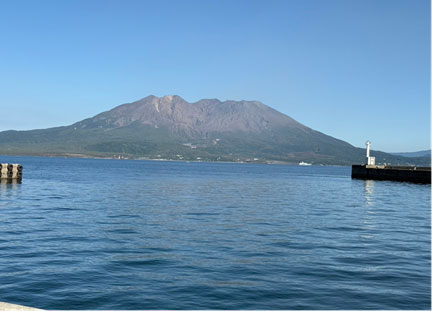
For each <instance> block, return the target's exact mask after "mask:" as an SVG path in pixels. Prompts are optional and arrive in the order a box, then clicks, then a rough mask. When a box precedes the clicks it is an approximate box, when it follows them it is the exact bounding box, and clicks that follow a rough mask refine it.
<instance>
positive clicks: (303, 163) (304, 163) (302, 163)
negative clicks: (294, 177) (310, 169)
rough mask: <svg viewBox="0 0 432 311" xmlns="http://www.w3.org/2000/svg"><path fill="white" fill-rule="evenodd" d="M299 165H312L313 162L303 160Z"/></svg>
mask: <svg viewBox="0 0 432 311" xmlns="http://www.w3.org/2000/svg"><path fill="white" fill-rule="evenodd" d="M299 165H301V166H309V165H312V163H306V162H303V161H301V162H300V163H299Z"/></svg>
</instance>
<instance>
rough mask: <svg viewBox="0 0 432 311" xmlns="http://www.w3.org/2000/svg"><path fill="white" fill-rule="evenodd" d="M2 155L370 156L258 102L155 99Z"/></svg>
mask: <svg viewBox="0 0 432 311" xmlns="http://www.w3.org/2000/svg"><path fill="white" fill-rule="evenodd" d="M0 153H1V154H41V155H46V154H55V155H67V154H82V155H89V156H107V157H112V156H123V157H129V158H152V159H155V158H161V159H176V160H178V159H180V160H197V159H201V160H209V161H254V162H268V161H282V162H291V163H296V162H299V161H306V162H312V163H322V164H351V163H361V162H362V160H363V157H364V150H363V149H360V148H355V147H353V146H351V145H350V144H348V143H346V142H344V141H341V140H338V139H336V138H333V137H331V136H328V135H325V134H323V133H321V132H318V131H314V130H312V129H310V128H308V127H306V126H304V125H302V124H300V123H299V122H297V121H295V120H294V119H292V118H290V117H288V116H287V115H284V114H282V113H280V112H278V111H276V110H274V109H272V108H270V107H268V106H266V105H264V104H262V103H260V102H257V101H231V100H228V101H224V102H221V101H219V100H217V99H203V100H200V101H198V102H196V103H188V102H186V101H185V100H184V99H182V98H181V97H179V96H164V97H161V98H158V97H156V96H148V97H145V98H143V99H141V100H138V101H136V102H133V103H129V104H124V105H120V106H118V107H116V108H114V109H112V110H110V111H106V112H103V113H100V114H98V115H96V116H94V117H92V118H89V119H85V120H83V121H80V122H77V123H75V124H72V125H70V126H64V127H57V128H50V129H43V130H33V131H5V132H0ZM375 156H377V160H378V161H382V162H392V163H394V164H396V163H406V162H407V161H408V160H407V159H406V158H403V157H398V156H392V155H389V154H385V153H376V154H375ZM409 160H410V161H411V162H413V161H415V159H414V160H413V159H409ZM401 161H402V162H401Z"/></svg>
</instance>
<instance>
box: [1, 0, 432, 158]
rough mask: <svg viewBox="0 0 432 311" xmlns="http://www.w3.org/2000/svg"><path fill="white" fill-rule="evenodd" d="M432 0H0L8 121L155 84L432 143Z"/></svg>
mask: <svg viewBox="0 0 432 311" xmlns="http://www.w3.org/2000/svg"><path fill="white" fill-rule="evenodd" d="M430 12H431V10H430V2H429V1H427V0H404V1H398V0H389V1H387V0H340V1H335V0H282V1H272V0H262V1H241V0H235V1H232V0H228V1H210V0H200V1H186V0H185V1H179V0H171V1H156V0H155V1H144V0H140V1H131V0H126V1H124V0H122V1H121V0H118V1H107V0H103V1H95V0H84V1H71V0H70V1H67V0H61V1H59V0H55V1H43V0H38V1H18V0H10V1H3V0H0V39H1V41H0V42H1V43H0V105H1V106H0V107H1V110H0V130H7V129H34V128H46V127H52V126H60V125H69V124H72V123H74V122H76V121H79V120H81V119H84V118H87V117H91V116H93V115H95V114H97V113H99V112H102V111H105V110H108V109H111V108H113V107H115V106H117V105H119V104H123V103H126V102H131V101H135V100H138V99H140V98H142V97H145V96H147V95H150V94H153V95H156V96H163V95H169V94H177V95H180V96H182V97H183V98H184V99H185V100H187V101H190V102H194V101H197V100H199V99H201V98H219V99H221V100H225V99H235V100H240V99H248V100H260V101H262V102H263V103H265V104H267V105H269V106H271V107H273V108H275V109H277V110H279V111H281V112H283V113H285V114H287V115H289V116H291V117H293V118H294V119H296V120H298V121H299V122H301V123H303V124H305V125H307V126H309V127H311V128H313V129H316V130H319V131H322V132H324V133H326V134H328V135H331V136H334V137H337V138H340V139H343V140H345V141H347V142H349V143H351V144H353V145H355V146H359V147H364V142H365V141H366V140H367V139H369V140H371V141H372V148H373V149H379V150H383V151H388V152H393V151H416V150H421V149H428V148H429V144H430V114H431V113H430V69H431V65H430V46H431V44H430V23H431V21H430Z"/></svg>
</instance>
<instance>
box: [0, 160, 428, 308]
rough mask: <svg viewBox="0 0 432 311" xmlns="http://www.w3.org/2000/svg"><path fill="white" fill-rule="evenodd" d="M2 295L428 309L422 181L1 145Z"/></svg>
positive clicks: (33, 299)
mask: <svg viewBox="0 0 432 311" xmlns="http://www.w3.org/2000/svg"><path fill="white" fill-rule="evenodd" d="M0 161H1V162H18V163H20V164H22V165H23V166H24V179H23V183H22V184H19V185H17V184H2V185H0V301H6V302H10V303H18V304H24V305H29V306H33V307H39V308H46V309H327V310H328V309H343V310H347V309H380V310H383V309H430V307H431V304H430V298H431V295H430V292H431V279H430V277H431V269H430V264H431V261H430V259H431V252H430V250H431V247H430V242H431V239H430V234H431V227H430V223H431V216H430V186H427V185H418V184H410V183H399V182H390V181H389V182H386V181H380V182H378V181H363V180H351V178H350V168H349V167H314V166H312V167H300V166H287V165H253V164H223V163H219V164H213V163H176V162H151V161H120V160H90V159H56V158H37V157H1V158H0Z"/></svg>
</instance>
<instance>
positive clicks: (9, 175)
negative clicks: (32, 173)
mask: <svg viewBox="0 0 432 311" xmlns="http://www.w3.org/2000/svg"><path fill="white" fill-rule="evenodd" d="M22 172H23V167H22V165H19V164H9V163H2V164H0V179H1V180H2V181H8V180H10V181H12V180H14V181H21V180H22Z"/></svg>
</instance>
